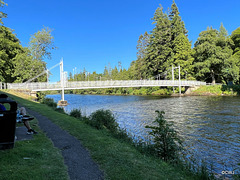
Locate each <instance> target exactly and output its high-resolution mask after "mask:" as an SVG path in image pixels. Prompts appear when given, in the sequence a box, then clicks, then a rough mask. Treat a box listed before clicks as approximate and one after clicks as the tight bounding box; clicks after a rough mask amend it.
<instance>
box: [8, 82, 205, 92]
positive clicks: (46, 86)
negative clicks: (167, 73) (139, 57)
mask: <svg viewBox="0 0 240 180" xmlns="http://www.w3.org/2000/svg"><path fill="white" fill-rule="evenodd" d="M179 85H180V86H195V85H206V83H205V82H200V81H180V84H179V81H177V80H176V81H172V80H126V81H125V80H108V81H71V82H66V83H65V84H64V88H65V89H87V88H110V87H113V88H114V87H147V86H179ZM7 88H8V89H27V90H39V91H40V90H42V91H46V90H60V89H61V88H62V87H61V83H60V82H57V83H46V82H40V83H8V84H7Z"/></svg>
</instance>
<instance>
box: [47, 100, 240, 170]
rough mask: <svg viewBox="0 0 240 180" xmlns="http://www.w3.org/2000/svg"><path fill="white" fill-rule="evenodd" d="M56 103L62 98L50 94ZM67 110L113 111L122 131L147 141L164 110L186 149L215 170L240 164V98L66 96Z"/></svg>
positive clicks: (228, 168)
mask: <svg viewBox="0 0 240 180" xmlns="http://www.w3.org/2000/svg"><path fill="white" fill-rule="evenodd" d="M48 97H51V98H54V99H55V101H58V100H60V95H48ZM65 98H66V99H67V101H68V103H69V104H70V105H69V106H67V107H66V111H67V112H70V111H71V109H73V108H81V109H82V111H83V113H85V114H86V115H89V114H90V113H92V112H94V111H96V110H97V109H101V108H104V109H110V110H112V111H113V112H114V113H115V114H116V116H117V121H118V123H119V124H120V126H121V127H122V128H126V129H127V131H128V132H129V133H131V134H133V135H134V136H137V137H141V138H145V137H146V136H147V134H148V133H147V129H145V128H144V127H145V126H146V125H147V124H151V123H152V121H153V120H154V119H155V113H154V112H155V110H164V111H165V118H166V119H167V120H168V121H172V122H173V124H174V128H175V129H176V130H177V131H178V132H179V134H180V135H181V136H182V137H183V138H184V139H185V147H186V148H187V149H188V150H189V151H190V152H191V154H192V155H194V156H196V157H200V159H203V160H205V161H206V162H207V163H209V164H213V170H214V171H215V172H217V173H221V171H223V170H228V171H232V170H233V169H234V168H237V163H239V162H240V133H239V129H240V101H239V100H240V98H239V97H173V98H159V97H144V96H99V95H66V96H65Z"/></svg>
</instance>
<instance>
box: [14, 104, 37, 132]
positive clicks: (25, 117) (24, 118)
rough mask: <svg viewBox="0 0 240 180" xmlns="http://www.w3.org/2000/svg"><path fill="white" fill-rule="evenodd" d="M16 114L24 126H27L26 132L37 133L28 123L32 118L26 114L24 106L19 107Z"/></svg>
mask: <svg viewBox="0 0 240 180" xmlns="http://www.w3.org/2000/svg"><path fill="white" fill-rule="evenodd" d="M17 114H18V115H17V116H18V119H21V120H22V122H23V124H24V126H25V127H26V128H27V134H28V135H30V134H37V132H36V131H35V130H34V129H32V128H31V126H30V124H29V121H31V120H33V119H34V118H33V117H30V116H28V115H27V113H26V109H25V108H24V107H20V108H19V111H18V113H17ZM20 122H21V121H20Z"/></svg>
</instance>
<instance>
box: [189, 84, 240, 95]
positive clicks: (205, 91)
mask: <svg viewBox="0 0 240 180" xmlns="http://www.w3.org/2000/svg"><path fill="white" fill-rule="evenodd" d="M192 94H195V95H216V96H220V95H225V96H236V95H239V94H240V85H232V86H227V85H212V86H200V87H199V88H198V89H197V90H195V91H193V93H192Z"/></svg>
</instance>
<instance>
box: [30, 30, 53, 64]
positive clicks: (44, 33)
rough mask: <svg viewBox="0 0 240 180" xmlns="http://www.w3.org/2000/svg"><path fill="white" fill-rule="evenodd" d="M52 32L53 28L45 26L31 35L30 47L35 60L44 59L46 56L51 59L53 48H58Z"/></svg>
mask: <svg viewBox="0 0 240 180" xmlns="http://www.w3.org/2000/svg"><path fill="white" fill-rule="evenodd" d="M51 33H52V29H50V28H48V27H43V28H42V30H41V31H38V32H36V33H35V34H34V35H32V36H31V38H30V42H29V49H30V51H31V54H32V56H33V58H34V59H35V60H38V61H42V60H43V59H44V58H48V59H51V50H53V49H56V46H55V45H54V42H53V39H54V38H53V36H52V35H51Z"/></svg>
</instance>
